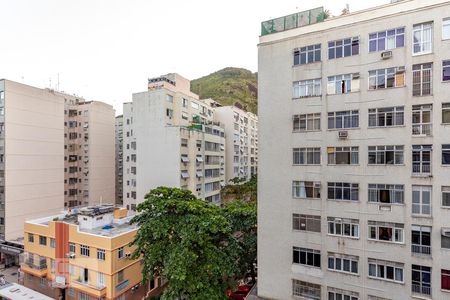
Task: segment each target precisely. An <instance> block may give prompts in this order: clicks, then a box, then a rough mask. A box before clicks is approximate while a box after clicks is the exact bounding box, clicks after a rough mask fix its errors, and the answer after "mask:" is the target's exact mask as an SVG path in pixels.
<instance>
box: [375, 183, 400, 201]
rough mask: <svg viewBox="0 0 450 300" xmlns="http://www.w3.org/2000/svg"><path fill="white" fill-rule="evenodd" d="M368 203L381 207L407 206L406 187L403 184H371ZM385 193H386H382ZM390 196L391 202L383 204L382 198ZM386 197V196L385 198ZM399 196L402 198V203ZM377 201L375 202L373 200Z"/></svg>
mask: <svg viewBox="0 0 450 300" xmlns="http://www.w3.org/2000/svg"><path fill="white" fill-rule="evenodd" d="M367 191H368V197H367V202H368V203H376V204H379V205H404V204H405V186H404V185H402V184H383V183H369V184H368V185H367ZM382 191H384V192H382ZM386 193H387V194H388V195H389V202H381V201H380V200H382V198H384V197H386ZM383 195H384V196H383ZM398 196H400V201H398V200H399V198H398ZM374 199H375V200H376V201H373V200H374Z"/></svg>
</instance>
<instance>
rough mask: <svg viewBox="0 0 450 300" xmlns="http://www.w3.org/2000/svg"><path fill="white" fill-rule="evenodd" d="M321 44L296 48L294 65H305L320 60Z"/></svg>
mask: <svg viewBox="0 0 450 300" xmlns="http://www.w3.org/2000/svg"><path fill="white" fill-rule="evenodd" d="M320 48H321V45H320V44H317V45H311V46H306V47H301V48H296V49H294V65H305V64H310V63H313V62H316V61H320V50H321V49H320Z"/></svg>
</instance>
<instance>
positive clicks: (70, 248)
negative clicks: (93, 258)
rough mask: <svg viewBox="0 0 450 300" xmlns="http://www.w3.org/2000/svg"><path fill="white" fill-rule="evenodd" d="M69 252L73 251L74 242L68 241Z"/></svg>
mask: <svg viewBox="0 0 450 300" xmlns="http://www.w3.org/2000/svg"><path fill="white" fill-rule="evenodd" d="M69 252H70V253H75V244H74V243H69Z"/></svg>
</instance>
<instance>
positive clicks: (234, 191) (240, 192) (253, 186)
mask: <svg viewBox="0 0 450 300" xmlns="http://www.w3.org/2000/svg"><path fill="white" fill-rule="evenodd" d="M230 181H231V182H232V184H228V185H226V186H225V187H224V188H223V189H222V191H221V194H222V199H223V200H224V202H230V201H235V200H241V201H245V202H255V203H256V200H257V197H258V189H257V183H258V180H257V178H256V176H253V177H252V178H251V179H250V180H249V181H245V179H242V178H238V177H236V178H233V179H231V180H230Z"/></svg>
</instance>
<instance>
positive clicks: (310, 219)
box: [292, 213, 322, 233]
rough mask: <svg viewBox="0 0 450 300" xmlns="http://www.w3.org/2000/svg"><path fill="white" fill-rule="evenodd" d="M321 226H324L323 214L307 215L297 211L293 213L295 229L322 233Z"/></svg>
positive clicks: (293, 227) (293, 228)
mask: <svg viewBox="0 0 450 300" xmlns="http://www.w3.org/2000/svg"><path fill="white" fill-rule="evenodd" d="M302 225H304V226H302ZM321 227H322V218H321V216H315V215H305V214H297V213H293V214H292V230H294V231H304V232H316V233H320V232H321V231H322V230H321V229H322V228H321ZM316 229H318V230H316Z"/></svg>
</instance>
